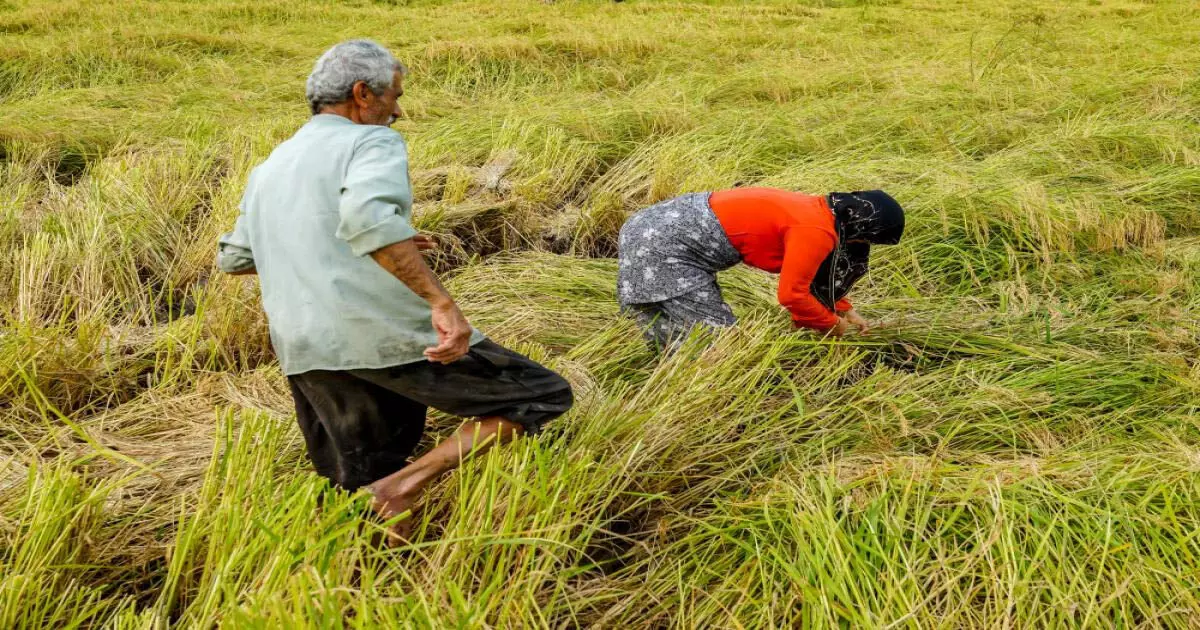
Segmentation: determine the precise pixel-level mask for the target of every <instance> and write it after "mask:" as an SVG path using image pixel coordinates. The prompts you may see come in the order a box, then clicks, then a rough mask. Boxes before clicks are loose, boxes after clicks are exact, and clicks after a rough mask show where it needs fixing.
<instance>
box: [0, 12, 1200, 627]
mask: <svg viewBox="0 0 1200 630" xmlns="http://www.w3.org/2000/svg"><path fill="white" fill-rule="evenodd" d="M354 37H370V38H373V39H376V40H378V41H380V42H382V43H384V44H385V45H387V46H389V47H390V48H391V49H392V50H393V51H394V52H395V53H396V54H397V56H398V57H399V58H401V59H402V60H404V61H405V62H406V63H407V64H408V65H409V67H410V68H411V70H412V74H411V76H410V78H409V79H408V81H407V82H406V86H405V88H406V90H405V91H406V94H405V96H404V98H403V99H402V101H401V104H402V107H403V108H404V110H405V117H404V119H403V120H401V121H400V122H398V123H397V125H396V128H397V129H398V130H400V131H401V132H402V133H404V134H405V136H406V137H407V139H408V142H409V146H410V150H411V159H412V162H411V166H412V174H413V181H414V187H415V192H416V197H417V202H416V222H417V224H418V227H419V228H420V229H422V230H423V231H425V232H427V233H430V234H433V235H435V236H437V237H438V238H439V239H440V240H441V241H442V242H443V248H442V251H441V252H440V253H439V254H438V256H437V258H436V264H437V268H438V270H439V272H441V273H442V274H444V277H445V278H446V279H447V286H448V287H449V289H450V290H451V292H452V293H453V294H454V295H455V296H456V297H457V299H458V300H459V301H460V302H461V303H462V305H463V307H464V311H465V312H466V314H467V316H468V317H469V318H470V319H471V320H472V322H473V323H474V324H475V325H476V326H478V327H480V328H481V329H483V330H484V331H486V332H487V333H489V334H490V335H491V336H492V337H493V338H495V339H496V340H497V341H499V342H501V343H503V344H505V345H509V346H511V347H513V348H515V349H518V350H520V351H522V352H524V353H526V354H528V355H530V356H532V357H533V358H535V359H537V360H539V361H542V362H544V363H545V364H547V365H549V366H551V367H553V368H555V369H556V370H558V371H560V372H561V373H563V374H564V376H566V377H567V378H568V379H569V380H570V381H571V382H572V384H573V385H574V388H575V391H576V395H577V404H576V407H575V408H574V409H573V410H572V411H571V412H570V413H569V414H568V415H566V416H564V417H563V418H560V419H559V420H557V421H555V423H554V424H553V425H551V427H550V428H549V429H548V430H547V431H546V433H544V434H543V435H541V436H539V437H538V438H536V439H525V440H520V441H518V442H516V443H514V444H513V445H512V446H511V447H506V448H503V449H496V450H494V451H492V452H490V453H488V455H487V456H485V457H483V458H480V459H478V460H475V461H472V462H469V463H468V464H467V465H465V466H464V467H463V468H462V469H461V470H460V471H459V472H457V473H456V474H454V475H451V476H449V477H447V478H445V479H444V480H443V481H442V482H440V483H439V484H438V485H437V486H436V487H435V488H434V489H433V490H432V492H431V493H430V495H429V498H428V501H427V504H426V509H425V510H424V511H423V514H422V516H421V520H420V522H419V524H418V527H417V535H416V536H415V537H414V539H413V541H412V543H411V544H409V545H407V546H406V547H402V548H400V549H397V550H387V549H379V548H377V547H375V546H372V545H371V542H370V536H369V534H370V531H369V529H370V527H371V526H369V525H363V524H362V523H363V518H362V517H363V514H364V512H365V511H366V510H367V506H368V501H367V499H366V497H364V496H362V495H349V494H346V493H344V492H341V491H338V490H335V489H331V488H329V487H328V486H327V485H326V484H325V483H324V481H323V480H321V478H319V477H317V476H316V475H315V474H314V473H313V472H312V471H311V468H310V466H309V464H308V462H307V461H306V460H305V456H304V448H303V442H302V438H301V436H300V433H299V431H298V430H297V428H296V427H295V420H294V416H293V410H292V406H291V400H290V397H289V394H288V390H287V385H286V381H285V380H284V379H283V377H282V375H281V374H280V371H279V368H278V365H277V363H276V362H275V360H274V356H273V353H272V351H271V348H270V344H269V340H268V336H267V326H266V320H265V316H264V315H263V314H262V311H261V308H260V304H259V293H258V287H257V280H255V279H254V278H234V277H228V276H223V275H221V274H219V273H217V272H216V270H215V269H214V267H213V259H214V255H215V242H216V238H217V236H218V235H219V234H220V233H222V232H224V231H226V230H228V229H229V227H230V226H231V225H232V222H233V219H234V217H235V216H236V213H237V207H236V205H237V202H238V200H239V198H240V195H241V191H242V187H243V185H244V183H245V179H246V175H247V173H248V171H249V169H250V168H252V167H253V166H254V165H255V164H256V163H257V162H258V161H260V160H262V159H263V158H265V156H266V155H267V154H268V153H269V151H270V150H271V149H272V148H273V147H274V145H275V144H277V143H279V142H280V141H282V140H283V139H285V138H287V137H288V136H289V135H290V134H291V133H292V132H293V131H294V130H295V129H296V128H297V127H299V126H300V125H301V124H303V122H304V121H305V119H306V118H307V116H308V111H307V108H306V105H305V103H304V100H303V81H304V78H305V77H306V76H307V74H308V72H309V71H310V69H311V67H312V63H313V61H314V60H315V59H316V57H317V56H318V55H319V54H320V53H321V52H322V51H323V50H324V49H326V48H327V47H329V46H330V45H332V44H334V43H336V42H338V41H341V40H344V39H349V38H354ZM1198 68H1200V6H1197V5H1196V4H1195V3H1194V2H1189V1H1186V0H1158V1H1151V0H1145V1H1133V0H1086V1H1085V0H1078V1H1075V0H1072V1H1066V2H1050V1H1044V0H1035V1H1033V2H1029V1H1020V2H1018V1H1016V0H989V1H983V0H958V1H953V2H951V1H945V2H940V1H935V0H891V1H888V0H875V1H867V0H789V1H784V0H775V1H762V2H753V3H744V2H733V1H729V2H724V1H701V0H689V1H684V0H679V1H665V0H664V1H661V2H660V1H655V0H630V1H627V2H622V3H611V2H599V1H583V0H580V1H575V2H571V1H565V0H560V1H559V2H554V3H544V2H540V1H534V0H528V1H525V0H513V1H511V2H485V1H464V2H433V1H421V0H412V1H405V0H391V1H384V0H380V1H376V2H371V1H367V0H347V1H344V2H339V3H320V2H311V1H296V0H293V1H287V2H284V1H282V0H260V1H258V2H248V1H241V0H237V1H234V0H195V1H183V0H178V1H168V2H148V1H132V0H94V1H89V2H87V3H61V2H48V1H45V0H2V1H0V628H38V629H41V628H163V627H168V626H170V627H176V626H177V627H187V628H207V627H214V626H221V627H229V628H303V627H311V628H330V627H351V628H375V627H415V628H449V627H459V628H474V627H486V628H532V627H546V628H575V627H589V628H708V627H713V628H769V627H778V628H787V627H814V628H820V627H838V628H928V627H944V628H964V627H970V628H975V627H979V628H984V627H986V628H992V627H1006V628H1007V627H1021V628H1028V627H1087V628H1091V627H1101V628H1106V627H1114V628H1158V627H1176V628H1195V627H1197V626H1200V586H1198V585H1200V74H1198V72H1197V69H1198ZM738 184H743V185H745V184H757V185H765V186H777V187H783V188H789V189H794V190H800V191H805V192H813V193H823V192H827V191H830V190H849V189H861V188H883V189H885V190H888V191H889V192H890V193H892V194H893V195H894V196H895V197H896V198H897V199H899V200H900V201H901V202H902V203H904V205H905V206H906V208H907V210H908V216H909V223H908V230H907V232H906V235H905V240H904V241H903V242H902V243H901V244H900V245H899V246H897V247H891V248H882V249H880V250H879V251H878V253H877V256H876V257H875V261H874V264H873V267H872V272H871V274H870V276H869V277H868V278H865V279H864V280H863V282H862V283H860V285H859V287H858V288H857V289H856V290H855V294H854V296H855V298H856V299H855V303H856V306H857V307H858V308H859V310H860V311H861V312H862V313H863V314H864V315H865V316H867V317H868V318H869V319H873V320H875V321H877V322H881V323H882V324H883V326H882V327H881V328H877V329H876V330H875V331H873V332H872V334H870V335H869V336H865V337H847V338H845V339H843V340H831V339H823V338H821V337H819V336H815V335H812V334H810V333H807V332H794V331H792V330H791V329H790V327H789V321H788V318H787V315H786V313H785V312H784V311H783V310H782V309H780V308H779V307H778V306H776V305H775V304H774V296H775V290H774V283H773V279H772V278H771V277H770V276H768V275H766V274H763V273H759V272H755V271H753V270H748V269H737V270H734V271H731V272H727V273H725V274H723V276H722V283H723V286H724V289H725V292H726V295H727V296H728V297H729V299H730V301H731V303H732V304H733V305H734V309H735V311H736V312H737V314H738V315H739V317H740V318H741V324H740V325H739V326H738V327H737V328H735V329H733V330H730V331H727V332H723V333H721V334H718V335H714V336H711V337H706V336H703V335H700V336H697V337H694V338H692V339H690V340H689V342H688V343H687V344H686V345H685V346H684V347H683V348H682V349H681V350H680V351H679V352H678V353H677V354H674V355H672V356H668V357H660V356H655V355H653V354H651V352H650V351H649V350H648V348H647V347H646V346H645V345H644V344H643V343H642V341H641V339H640V336H639V335H638V333H637V330H636V329H635V326H634V325H633V323H632V322H630V321H627V320H624V319H622V318H621V317H619V316H618V314H617V307H616V300H615V276H616V273H615V272H616V263H615V260H614V258H613V257H614V256H615V237H616V233H617V230H618V228H619V226H620V224H621V222H622V221H623V219H624V217H626V216H628V215H629V214H630V213H632V212H634V211H636V210H637V209H639V208H641V207H644V206H646V205H649V204H651V203H653V202H656V201H659V200H662V199H666V198H669V197H672V196H674V195H677V194H680V193H683V192H690V191H702V190H713V189H720V188H726V187H732V186H734V185H738ZM430 425H431V430H430V432H429V435H428V436H427V439H428V440H430V441H432V440H433V439H435V438H437V437H438V436H445V435H447V434H448V433H449V432H451V431H453V430H454V429H455V427H456V426H457V421H456V420H455V419H453V418H449V417H445V416H441V415H437V414H435V415H434V416H433V417H432V418H431V422H430Z"/></svg>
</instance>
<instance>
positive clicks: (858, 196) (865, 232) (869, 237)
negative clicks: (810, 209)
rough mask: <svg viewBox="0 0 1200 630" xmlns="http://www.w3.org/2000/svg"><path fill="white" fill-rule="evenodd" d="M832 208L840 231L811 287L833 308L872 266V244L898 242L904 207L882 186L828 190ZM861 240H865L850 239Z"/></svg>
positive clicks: (819, 297) (892, 243)
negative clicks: (844, 190)
mask: <svg viewBox="0 0 1200 630" xmlns="http://www.w3.org/2000/svg"><path fill="white" fill-rule="evenodd" d="M827 200H828V201H829V208H830V209H831V210H832V211H833V219H834V220H833V223H834V227H835V229H837V233H838V242H837V247H834V248H833V251H832V252H830V253H829V256H826V257H825V260H824V261H823V262H822V263H821V266H820V268H818V269H817V275H816V277H814V278H813V282H812V285H811V287H810V291H811V292H812V294H813V296H814V297H816V298H817V300H819V301H820V302H821V303H822V304H824V305H825V306H827V307H829V309H830V310H833V309H834V305H835V304H836V303H837V301H838V300H840V299H842V298H843V297H845V296H846V294H847V293H849V292H850V288H851V287H853V286H854V283H855V282H858V279H859V278H861V277H863V276H864V275H866V273H867V270H868V269H869V268H870V259H871V245H872V244H874V245H895V244H896V243H899V242H900V236H901V235H902V234H904V209H903V208H901V207H900V204H899V203H897V202H896V200H895V199H893V198H892V196H891V195H889V194H887V193H885V192H883V191H882V190H856V191H854V192H848V193H840V192H835V193H829V196H828V197H827ZM857 240H862V241H866V242H863V243H851V242H850V241H857Z"/></svg>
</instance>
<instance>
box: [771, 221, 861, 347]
mask: <svg viewBox="0 0 1200 630" xmlns="http://www.w3.org/2000/svg"><path fill="white" fill-rule="evenodd" d="M834 244H835V241H834V238H833V236H832V235H830V234H829V233H827V232H825V231H823V230H819V229H816V228H805V227H793V228H791V229H789V230H788V231H787V233H786V234H784V249H783V267H782V269H780V271H779V292H778V293H779V303H780V304H781V305H782V306H783V307H784V308H786V309H787V310H788V311H790V312H791V313H792V323H794V324H795V325H796V326H797V327H804V328H813V329H816V330H823V331H831V332H833V333H834V334H840V333H839V331H838V330H837V329H839V328H840V329H841V330H842V331H843V332H844V330H845V324H844V322H843V321H842V318H840V317H838V315H837V313H834V312H833V311H831V310H829V309H828V308H827V307H826V306H825V305H824V304H822V303H821V302H820V301H819V300H817V298H816V297H814V296H813V294H812V289H811V286H812V281H813V277H814V276H816V275H817V269H819V268H820V266H821V262H822V261H824V260H825V257H826V256H828V255H829V252H831V251H833V247H834Z"/></svg>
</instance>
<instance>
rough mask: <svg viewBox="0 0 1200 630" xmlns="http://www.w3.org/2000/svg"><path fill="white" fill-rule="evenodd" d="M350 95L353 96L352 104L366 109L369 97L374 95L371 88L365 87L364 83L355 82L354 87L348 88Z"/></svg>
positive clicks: (365, 83)
mask: <svg viewBox="0 0 1200 630" xmlns="http://www.w3.org/2000/svg"><path fill="white" fill-rule="evenodd" d="M350 93H351V94H353V95H354V102H355V103H356V104H358V106H359V107H366V106H367V104H368V102H369V97H370V96H373V95H374V92H372V91H371V88H369V87H367V82H366V81H357V82H355V84H354V87H351V88H350Z"/></svg>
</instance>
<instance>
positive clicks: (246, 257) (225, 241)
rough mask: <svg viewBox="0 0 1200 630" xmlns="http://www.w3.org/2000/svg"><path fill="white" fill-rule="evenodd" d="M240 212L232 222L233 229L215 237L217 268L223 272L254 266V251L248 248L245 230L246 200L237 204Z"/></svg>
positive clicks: (248, 238)
mask: <svg viewBox="0 0 1200 630" xmlns="http://www.w3.org/2000/svg"><path fill="white" fill-rule="evenodd" d="M239 208H240V209H241V212H240V213H239V214H238V218H237V221H236V222H235V223H234V224H233V231H232V232H229V233H226V234H224V235H222V236H221V238H219V239H217V269H220V270H221V271H224V272H225V273H237V272H239V271H246V270H247V269H253V268H254V251H253V250H252V249H251V248H250V234H249V233H248V232H247V227H248V226H247V221H246V200H245V198H244V197H243V198H242V203H241V205H240V206H239Z"/></svg>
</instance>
